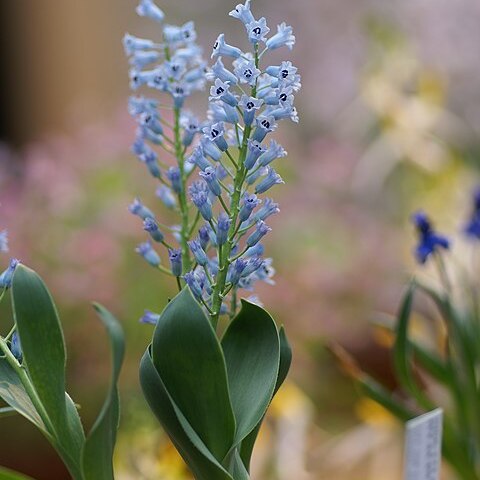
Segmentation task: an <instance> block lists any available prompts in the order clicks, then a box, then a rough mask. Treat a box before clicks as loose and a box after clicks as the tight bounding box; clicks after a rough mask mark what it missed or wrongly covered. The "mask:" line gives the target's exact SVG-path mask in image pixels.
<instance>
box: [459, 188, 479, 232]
mask: <svg viewBox="0 0 480 480" xmlns="http://www.w3.org/2000/svg"><path fill="white" fill-rule="evenodd" d="M472 197H473V198H472V200H473V202H472V203H473V205H472V207H473V208H472V213H471V215H470V219H469V221H468V223H467V224H466V225H465V227H464V229H463V231H464V232H465V234H466V235H467V236H468V237H470V238H474V239H477V240H480V187H477V188H476V189H475V191H474V192H473V196H472Z"/></svg>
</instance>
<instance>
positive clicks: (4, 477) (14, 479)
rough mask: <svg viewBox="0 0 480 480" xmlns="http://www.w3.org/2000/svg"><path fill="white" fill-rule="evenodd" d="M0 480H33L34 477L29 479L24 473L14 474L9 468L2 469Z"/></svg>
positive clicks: (0, 468)
mask: <svg viewBox="0 0 480 480" xmlns="http://www.w3.org/2000/svg"><path fill="white" fill-rule="evenodd" d="M0 480H33V479H32V477H27V476H26V475H24V474H23V473H19V472H14V471H13V470H9V469H8V468H3V467H0Z"/></svg>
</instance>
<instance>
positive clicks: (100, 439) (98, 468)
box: [83, 304, 125, 480]
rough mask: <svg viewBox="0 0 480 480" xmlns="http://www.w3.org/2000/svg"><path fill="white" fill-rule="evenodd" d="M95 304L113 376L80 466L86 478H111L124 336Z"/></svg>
mask: <svg viewBox="0 0 480 480" xmlns="http://www.w3.org/2000/svg"><path fill="white" fill-rule="evenodd" d="M94 308H95V310H96V311H97V313H98V315H99V317H100V319H101V321H102V322H103V324H104V326H105V328H106V329H107V333H108V337H109V339H110V344H111V350H112V378H111V383H110V388H109V390H108V393H107V398H106V399H105V403H104V404H103V407H102V410H101V411H100V414H99V415H98V418H97V420H96V422H95V424H94V425H93V427H92V430H91V431H90V433H89V435H88V437H87V440H86V443H85V450H84V452H83V467H84V474H85V479H86V480H98V479H101V480H110V479H111V480H113V478H114V477H113V465H112V457H113V450H114V447H115V441H116V438H117V429H118V423H119V418H120V401H119V394H118V388H117V382H118V377H119V375H120V369H121V366H122V362H123V357H124V353H125V338H124V334H123V331H122V327H121V326H120V324H119V323H118V321H117V320H116V319H115V317H114V316H113V315H112V314H111V313H110V312H109V311H107V310H106V309H105V308H104V307H102V306H101V305H99V304H94Z"/></svg>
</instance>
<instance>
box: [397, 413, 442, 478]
mask: <svg viewBox="0 0 480 480" xmlns="http://www.w3.org/2000/svg"><path fill="white" fill-rule="evenodd" d="M442 422H443V411H442V409H441V408H438V409H436V410H433V411H431V412H429V413H426V414H425V415H421V416H420V417H417V418H414V419H413V420H410V421H409V422H407V424H406V437H405V476H404V479H405V480H438V479H439V478H440V462H441V459H442Z"/></svg>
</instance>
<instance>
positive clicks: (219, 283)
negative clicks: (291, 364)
mask: <svg viewBox="0 0 480 480" xmlns="http://www.w3.org/2000/svg"><path fill="white" fill-rule="evenodd" d="M250 133H251V127H247V128H246V129H245V133H244V136H243V143H242V147H241V149H240V154H239V156H238V169H237V172H236V175H235V179H234V189H233V194H232V197H231V201H230V219H231V224H230V229H229V231H228V240H227V242H226V243H225V245H223V248H222V250H221V251H220V250H219V252H218V254H219V255H218V256H219V258H218V260H219V262H218V274H217V278H216V282H215V285H214V289H213V299H212V313H211V315H210V317H211V321H212V325H213V328H217V325H218V318H219V316H220V307H221V306H222V300H223V295H222V292H223V290H224V288H225V283H226V280H227V273H228V266H229V264H230V260H229V259H230V254H231V252H232V248H233V246H234V232H235V230H236V228H237V218H238V214H239V212H240V199H241V193H242V185H243V182H244V181H245V178H246V176H247V169H246V168H245V165H244V164H245V159H246V157H247V145H248V144H247V142H248V139H249V138H250Z"/></svg>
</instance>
